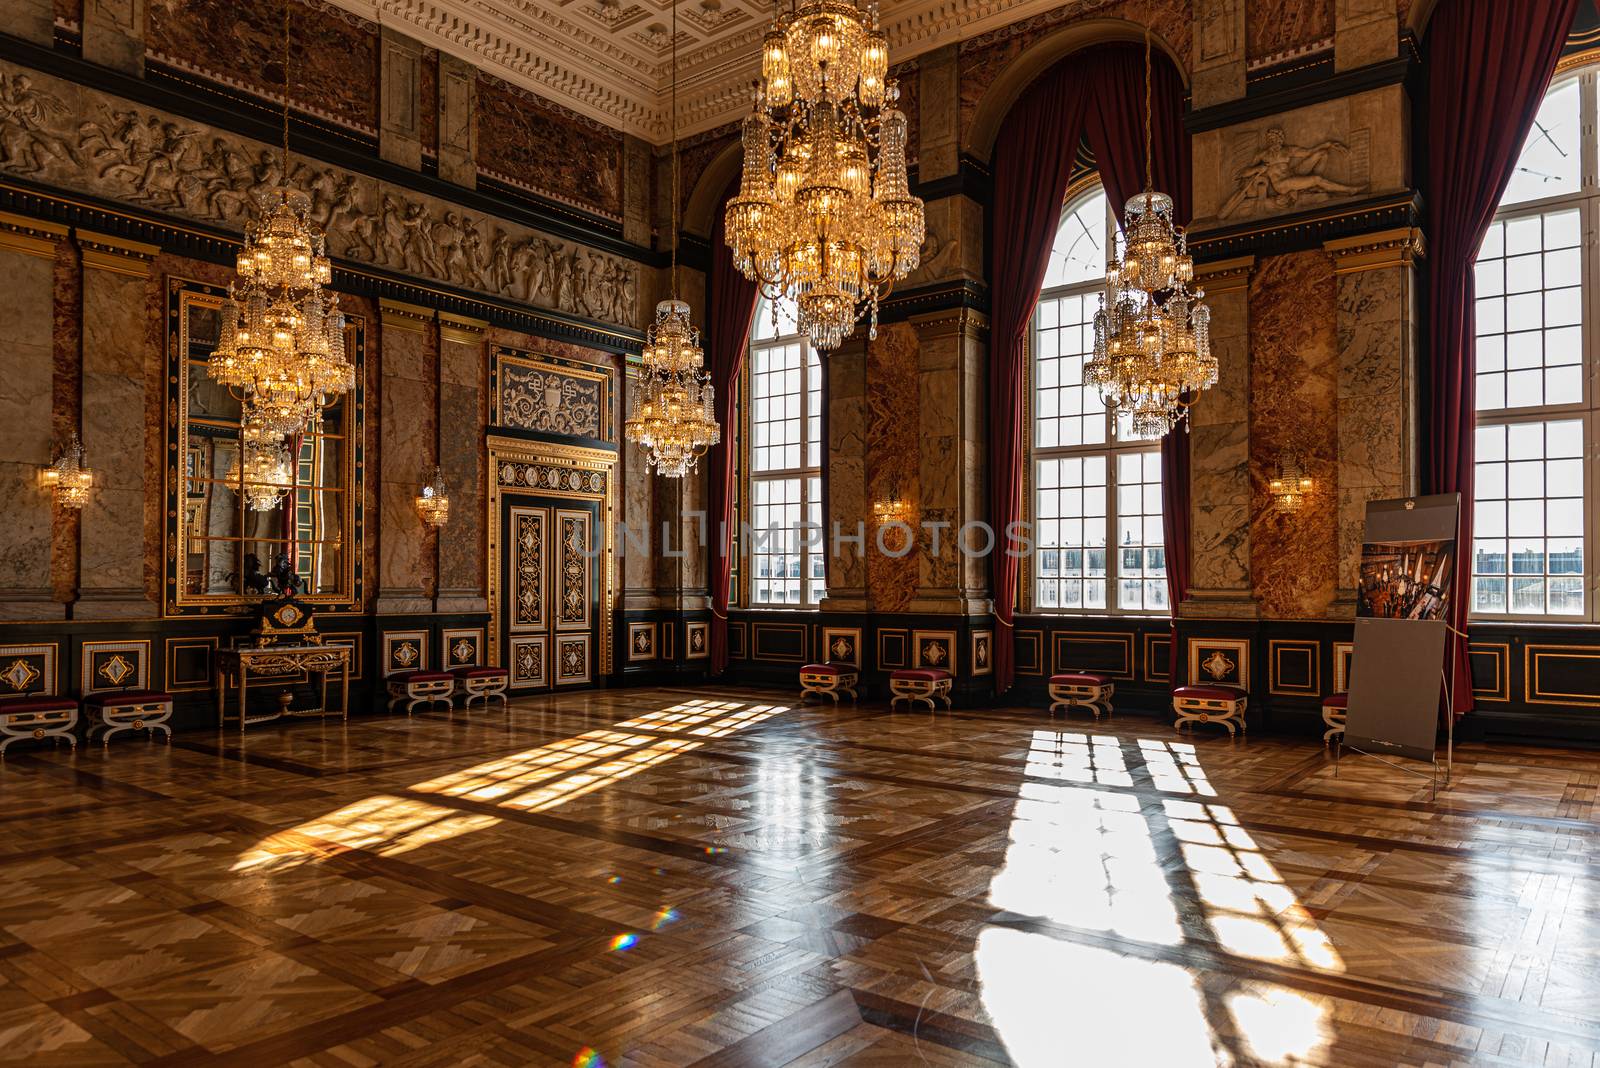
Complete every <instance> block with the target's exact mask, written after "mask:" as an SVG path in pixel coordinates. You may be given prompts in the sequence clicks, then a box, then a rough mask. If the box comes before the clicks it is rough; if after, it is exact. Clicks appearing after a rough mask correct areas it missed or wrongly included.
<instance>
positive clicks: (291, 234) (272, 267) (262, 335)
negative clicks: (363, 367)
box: [207, 3, 355, 436]
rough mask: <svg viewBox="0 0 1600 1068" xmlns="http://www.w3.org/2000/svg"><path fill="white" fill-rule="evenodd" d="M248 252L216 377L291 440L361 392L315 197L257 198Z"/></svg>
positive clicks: (213, 364)
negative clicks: (333, 404)
mask: <svg viewBox="0 0 1600 1068" xmlns="http://www.w3.org/2000/svg"><path fill="white" fill-rule="evenodd" d="M283 49H284V54H283V165H282V168H283V175H284V180H285V182H287V179H288V174H289V7H288V4H287V3H285V4H284V9H283ZM257 208H258V211H259V215H258V217H257V218H255V219H252V220H251V221H250V222H249V223H248V224H247V225H246V227H245V236H244V248H243V249H242V250H240V252H239V257H238V260H237V261H236V268H237V271H238V275H239V277H238V279H237V280H236V281H235V282H234V283H233V284H232V285H230V286H229V287H228V299H227V301H226V302H225V303H224V304H223V306H222V324H221V333H220V340H219V342H218V344H217V347H216V349H215V350H214V351H213V352H212V354H211V357H210V359H209V360H208V361H207V371H208V373H209V374H210V375H211V377H212V378H213V379H214V380H216V381H217V382H219V383H220V384H222V385H224V386H228V387H230V388H232V389H237V390H239V391H240V393H241V395H242V396H243V397H244V399H245V401H246V403H247V404H248V405H249V406H250V408H251V410H252V411H254V413H255V414H256V416H257V418H258V420H259V425H260V426H261V427H262V428H263V429H264V430H267V431H271V432H274V433H277V434H279V435H281V436H288V435H290V434H294V433H297V432H299V431H300V430H302V429H304V428H305V427H307V426H308V425H311V424H314V423H315V422H316V420H317V418H318V415H319V413H320V412H321V410H322V408H323V407H324V406H325V405H326V404H327V403H329V401H330V400H331V399H332V398H334V397H336V396H338V395H339V394H341V393H347V392H349V391H350V390H352V389H354V388H355V368H354V367H353V366H352V365H351V363H350V360H349V358H348V357H347V355H346V354H345V342H344V314H343V313H342V312H341V311H339V299H338V297H337V296H336V295H335V294H333V293H325V292H324V291H323V289H322V287H323V286H325V285H327V284H329V283H330V282H331V281H332V280H333V268H332V265H331V264H330V263H329V261H328V254H327V244H326V239H325V238H324V236H323V233H322V231H321V230H320V229H318V228H317V227H316V226H315V225H314V224H313V223H312V221H311V200H310V198H309V197H307V196H306V195H305V193H303V192H301V191H300V190H297V189H293V188H291V187H289V186H288V185H287V184H285V185H282V186H279V187H278V188H276V189H272V190H268V191H267V192H265V193H264V194H262V195H261V196H260V197H259V198H258V200H257Z"/></svg>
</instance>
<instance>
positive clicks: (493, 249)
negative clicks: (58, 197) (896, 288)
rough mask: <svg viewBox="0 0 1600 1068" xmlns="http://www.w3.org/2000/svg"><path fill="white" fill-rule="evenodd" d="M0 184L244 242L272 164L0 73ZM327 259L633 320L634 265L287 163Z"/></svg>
mask: <svg viewBox="0 0 1600 1068" xmlns="http://www.w3.org/2000/svg"><path fill="white" fill-rule="evenodd" d="M0 172H3V173H7V174H12V175H16V176H19V177H25V178H28V179H30V180H32V181H37V182H43V183H47V184H50V185H55V186H58V187H60V188H63V189H69V190H74V191H78V192H83V193H89V194H92V195H95V196H100V197H105V198H108V199H112V200H118V201H122V202H124V203H128V204H131V205H136V206H138V207H142V208H146V209H149V210H152V211H157V212H161V213H164V214H169V215H174V216H180V217H183V218H187V219H192V220H195V221H198V222H203V223H209V224H212V225H218V226H222V227H224V228H226V229H229V230H233V231H236V232H237V231H241V230H242V229H243V224H244V222H245V220H246V219H247V218H248V217H249V215H250V212H251V207H252V204H253V202H254V200H255V198H256V197H257V196H258V195H260V194H263V193H266V192H268V191H270V190H271V189H273V188H275V187H276V186H278V185H280V184H281V183H282V182H283V179H284V173H283V166H282V163H281V159H280V156H279V153H278V150H276V149H274V148H270V147H268V146H267V145H265V144H262V143H260V142H256V141H251V140H248V139H245V138H241V137H238V136H236V135H233V134H229V133H224V132H221V131H218V130H215V129H213V128H211V127H208V126H202V125H198V124H195V123H191V122H184V121H180V120H177V119H173V118H171V117H169V116H167V115H166V114H164V113H162V112H158V111H154V110H151V109H148V108H142V107H139V106H137V105H133V104H128V103H126V102H124V101H122V100H120V99H118V98H116V97H112V96H109V95H107V94H103V93H100V92H98V91H96V90H92V89H89V88H86V87H83V86H79V85H75V84H72V83H69V82H65V81H62V80H59V79H56V78H53V77H50V76H48V75H44V74H38V73H36V72H33V71H28V70H25V69H21V68H18V67H16V66H15V65H13V64H9V63H0ZM288 177H289V180H290V181H291V182H292V183H293V184H294V185H296V186H298V187H299V188H301V189H303V190H305V191H306V192H307V193H308V194H309V195H310V196H311V198H312V209H313V216H314V219H315V221H316V223H317V225H319V226H321V227H322V228H323V229H324V230H325V231H326V232H327V234H328V242H329V247H330V252H331V253H332V254H333V255H334V256H335V257H336V258H342V259H345V260H349V261H353V262H355V263H358V264H370V265H372V266H374V267H378V268H381V269H383V270H386V271H390V272H393V273H396V274H405V275H411V276H415V277H420V278H427V279H433V280H436V281H440V282H444V283H447V284H452V285H458V286H462V287H464V288H467V289H473V290H477V291H479V292H483V293H488V294H492V295H495V296H500V297H506V298H511V299H514V300H519V301H524V302H526V303H529V304H534V305H537V306H540V307H544V308H549V309H554V310H556V311H560V312H566V313H568V314H571V315H576V316H581V317H584V318H589V319H596V320H600V321H602V322H607V323H616V324H620V325H631V324H633V323H635V322H637V321H638V319H639V314H640V312H639V309H640V267H639V264H637V263H635V262H633V261H630V260H625V259H622V258H619V257H616V256H611V255H608V254H605V253H601V252H597V251H595V250H593V249H588V248H585V247H583V246H580V245H577V244H574V243H571V242H567V241H562V240H559V239H556V238H551V237H547V236H545V235H543V234H540V233H538V232H536V231H533V230H531V229H528V228H526V227H522V226H519V225H516V224H513V223H502V222H501V221H499V220H495V219H490V218H485V217H482V216H477V215H473V214H471V213H468V212H465V211H462V210H460V209H459V208H458V207H456V206H455V205H453V204H450V203H448V202H446V201H442V200H439V199H437V198H434V197H430V196H424V195H417V194H413V193H409V192H406V191H404V190H402V189H400V188H398V187H396V186H393V185H390V184H389V183H386V182H382V181H379V180H377V179H375V178H371V177H369V176H366V175H359V174H352V173H349V172H347V171H345V170H343V169H341V168H336V167H328V166H324V165H322V164H319V163H316V162H314V161H308V160H304V159H294V160H293V161H292V162H291V164H290V173H289V176H288Z"/></svg>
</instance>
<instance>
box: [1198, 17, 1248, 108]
mask: <svg viewBox="0 0 1600 1068" xmlns="http://www.w3.org/2000/svg"><path fill="white" fill-rule="evenodd" d="M1244 16H1245V0H1197V2H1196V3H1195V6H1194V46H1193V49H1192V55H1193V62H1192V67H1191V69H1192V71H1193V79H1192V81H1191V83H1190V93H1191V97H1192V100H1193V106H1194V108H1195V109H1196V110H1199V109H1200V108H1208V107H1211V106H1212V105H1214V104H1226V103H1227V102H1228V101H1230V100H1238V99H1239V98H1241V97H1243V96H1244V82H1245V34H1244V28H1245V24H1244Z"/></svg>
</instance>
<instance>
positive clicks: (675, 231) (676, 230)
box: [672, 0, 682, 299]
mask: <svg viewBox="0 0 1600 1068" xmlns="http://www.w3.org/2000/svg"><path fill="white" fill-rule="evenodd" d="M681 233H682V229H681V226H680V224H679V222H678V0H672V296H673V299H677V296H678V238H679V235H680V234H681Z"/></svg>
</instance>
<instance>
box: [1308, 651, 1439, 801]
mask: <svg viewBox="0 0 1600 1068" xmlns="http://www.w3.org/2000/svg"><path fill="white" fill-rule="evenodd" d="M1450 629H1451V630H1452V631H1455V632H1456V633H1457V634H1459V633H1460V632H1459V631H1456V629H1455V628H1454V627H1451V628H1450ZM1451 651H1452V653H1453V652H1454V649H1452V650H1451ZM1454 666H1455V661H1454V659H1453V658H1452V660H1451V667H1452V668H1453V667H1454ZM1440 675H1441V676H1442V678H1443V680H1444V707H1445V717H1444V718H1445V734H1444V739H1445V740H1444V765H1443V766H1444V787H1445V789H1446V790H1448V789H1449V788H1450V776H1451V773H1452V772H1454V771H1455V763H1456V706H1455V703H1454V702H1453V701H1452V700H1451V698H1452V696H1453V695H1452V693H1451V688H1450V672H1449V671H1442V672H1440ZM1346 748H1348V749H1349V750H1350V751H1351V752H1353V753H1360V754H1361V755H1362V756H1369V757H1371V758H1372V759H1373V760H1376V761H1377V762H1378V763H1380V764H1387V765H1389V766H1390V767H1391V768H1394V769H1396V770H1397V771H1403V772H1405V773H1406V774H1407V775H1417V776H1420V777H1421V778H1424V779H1427V780H1428V783H1429V786H1430V787H1431V789H1432V795H1431V796H1430V797H1429V800H1430V801H1437V800H1439V767H1440V764H1439V754H1438V753H1437V752H1435V753H1434V755H1433V759H1432V760H1430V761H1428V771H1427V773H1423V772H1420V771H1418V770H1417V769H1416V768H1408V767H1406V766H1405V765H1404V764H1396V763H1395V762H1394V761H1392V760H1390V759H1388V758H1387V757H1381V756H1379V755H1378V754H1377V753H1373V752H1369V751H1367V750H1365V749H1361V748H1358V747H1357V746H1353V745H1352V746H1346V745H1345V744H1344V733H1343V732H1340V734H1339V737H1338V739H1337V740H1336V741H1335V742H1334V743H1333V774H1334V777H1335V778H1338V776H1339V755H1340V750H1341V749H1346Z"/></svg>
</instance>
